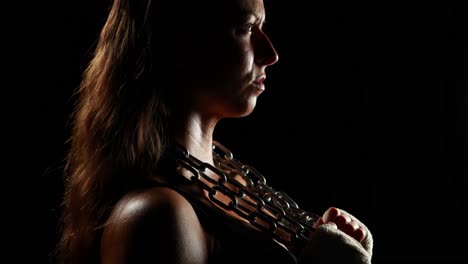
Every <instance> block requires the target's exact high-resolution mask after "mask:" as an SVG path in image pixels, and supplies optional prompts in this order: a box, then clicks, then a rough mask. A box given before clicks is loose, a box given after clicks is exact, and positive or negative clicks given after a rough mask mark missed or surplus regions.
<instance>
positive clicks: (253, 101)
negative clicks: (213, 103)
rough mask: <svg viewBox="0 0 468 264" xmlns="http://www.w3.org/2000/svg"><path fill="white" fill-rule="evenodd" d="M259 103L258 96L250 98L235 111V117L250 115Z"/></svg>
mask: <svg viewBox="0 0 468 264" xmlns="http://www.w3.org/2000/svg"><path fill="white" fill-rule="evenodd" d="M256 105H257V97H253V98H249V100H247V102H244V103H242V104H239V105H238V107H237V109H236V111H234V113H235V114H234V117H245V116H248V115H250V114H251V113H252V112H253V111H254V110H255V106H256Z"/></svg>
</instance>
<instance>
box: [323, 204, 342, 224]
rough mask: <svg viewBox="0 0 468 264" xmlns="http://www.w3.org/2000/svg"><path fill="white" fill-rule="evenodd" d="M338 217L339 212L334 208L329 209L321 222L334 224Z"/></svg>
mask: <svg viewBox="0 0 468 264" xmlns="http://www.w3.org/2000/svg"><path fill="white" fill-rule="evenodd" d="M338 215H340V210H339V209H338V208H336V207H330V208H328V210H327V211H326V212H325V213H324V214H323V221H324V222H325V223H328V222H335V219H336V217H337V216H338Z"/></svg>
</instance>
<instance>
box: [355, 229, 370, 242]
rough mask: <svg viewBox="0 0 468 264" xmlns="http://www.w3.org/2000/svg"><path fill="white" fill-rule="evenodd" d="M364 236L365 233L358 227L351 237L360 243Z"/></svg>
mask: <svg viewBox="0 0 468 264" xmlns="http://www.w3.org/2000/svg"><path fill="white" fill-rule="evenodd" d="M366 236H367V233H366V230H365V229H364V228H363V227H359V228H358V229H356V230H355V231H354V232H353V235H352V237H353V238H354V239H356V240H357V241H359V242H362V241H363V240H364V238H366Z"/></svg>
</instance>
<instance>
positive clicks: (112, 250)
mask: <svg viewBox="0 0 468 264" xmlns="http://www.w3.org/2000/svg"><path fill="white" fill-rule="evenodd" d="M206 244H207V243H206V238H205V237H204V232H203V229H202V227H201V225H200V222H199V221H198V218H197V215H196V213H195V211H194V210H193V207H192V206H191V204H190V203H189V202H188V201H187V200H186V199H185V198H184V197H183V196H182V195H180V194H179V193H177V192H175V191H174V190H171V189H169V188H164V187H157V188H153V189H148V190H144V191H139V192H135V193H131V194H128V195H126V196H125V197H123V198H122V199H121V200H120V201H119V202H118V203H117V204H116V206H115V208H114V209H113V210H112V212H111V215H110V216H109V219H108V221H107V223H106V225H105V227H104V232H103V237H102V241H101V259H102V263H104V264H106V263H113V264H120V263H122V264H123V263H153V262H157V261H159V262H161V261H163V262H164V263H206V259H207V249H206V248H207V247H206Z"/></svg>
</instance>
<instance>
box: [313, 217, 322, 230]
mask: <svg viewBox="0 0 468 264" xmlns="http://www.w3.org/2000/svg"><path fill="white" fill-rule="evenodd" d="M324 223H325V222H324V221H323V218H322V217H319V219H318V220H317V221H315V223H314V228H318V227H319V226H320V225H323V224H324Z"/></svg>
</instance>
